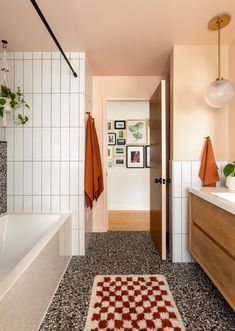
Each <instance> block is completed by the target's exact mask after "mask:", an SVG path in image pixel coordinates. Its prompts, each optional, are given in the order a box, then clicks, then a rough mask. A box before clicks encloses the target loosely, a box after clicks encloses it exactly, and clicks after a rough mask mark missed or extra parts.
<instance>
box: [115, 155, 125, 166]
mask: <svg viewBox="0 0 235 331" xmlns="http://www.w3.org/2000/svg"><path fill="white" fill-rule="evenodd" d="M114 165H115V166H116V167H125V165H126V160H125V157H115V158H114Z"/></svg>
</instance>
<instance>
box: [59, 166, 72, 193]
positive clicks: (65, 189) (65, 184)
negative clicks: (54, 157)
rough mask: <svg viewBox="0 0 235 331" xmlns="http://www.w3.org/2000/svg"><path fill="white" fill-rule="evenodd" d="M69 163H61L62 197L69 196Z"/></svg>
mask: <svg viewBox="0 0 235 331" xmlns="http://www.w3.org/2000/svg"><path fill="white" fill-rule="evenodd" d="M69 184H70V177H69V162H61V195H69Z"/></svg>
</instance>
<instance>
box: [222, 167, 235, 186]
mask: <svg viewBox="0 0 235 331" xmlns="http://www.w3.org/2000/svg"><path fill="white" fill-rule="evenodd" d="M223 173H224V176H225V177H226V186H227V187H228V188H229V189H230V190H234V191H235V161H233V162H232V163H228V164H227V165H226V166H225V167H224V170H223Z"/></svg>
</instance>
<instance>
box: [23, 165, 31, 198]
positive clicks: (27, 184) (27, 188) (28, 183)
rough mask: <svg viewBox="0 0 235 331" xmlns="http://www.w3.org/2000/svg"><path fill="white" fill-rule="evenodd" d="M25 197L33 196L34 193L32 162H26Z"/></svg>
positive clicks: (24, 177)
mask: <svg viewBox="0 0 235 331" xmlns="http://www.w3.org/2000/svg"><path fill="white" fill-rule="evenodd" d="M23 181H24V192H23V194H24V195H32V194H33V192H32V190H33V164H32V162H24V176H23Z"/></svg>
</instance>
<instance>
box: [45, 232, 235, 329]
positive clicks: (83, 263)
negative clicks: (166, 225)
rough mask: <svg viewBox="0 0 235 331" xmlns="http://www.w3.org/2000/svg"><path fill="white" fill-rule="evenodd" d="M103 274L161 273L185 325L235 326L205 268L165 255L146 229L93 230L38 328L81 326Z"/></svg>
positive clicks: (72, 327) (190, 327) (229, 311)
mask: <svg viewBox="0 0 235 331" xmlns="http://www.w3.org/2000/svg"><path fill="white" fill-rule="evenodd" d="M99 274H100V275H104V274H163V275H165V276H166V278H167V281H168V284H169V286H170V289H171V292H172V294H173V297H174V299H175V302H176V304H177V307H178V310H179V312H180V314H181V316H182V319H183V322H184V324H185V327H186V329H187V330H194V331H195V330H205V331H210V330H213V331H216V330H217V331H221V330H226V331H235V313H234V312H233V310H232V309H231V308H230V306H229V305H228V304H227V303H226V301H225V300H224V299H223V297H222V296H221V294H220V293H219V292H218V291H217V289H216V288H215V287H214V285H213V284H212V283H211V281H210V280H209V278H208V277H207V276H206V274H205V273H204V272H203V271H202V270H201V268H200V267H199V266H198V265H197V264H194V263H174V264H173V263H171V262H170V261H169V260H167V261H164V262H163V261H161V260H160V258H159V256H158V254H157V251H156V250H155V248H154V245H153V243H152V241H151V239H150V235H149V233H145V232H109V233H102V234H93V236H92V240H91V243H90V245H89V248H88V252H87V255H86V256H85V257H73V258H72V259H71V262H70V264H69V266H68V269H67V271H66V273H65V275H64V277H63V279H62V281H61V283H60V286H59V288H58V291H57V292H56V294H55V296H54V298H53V301H52V304H51V306H50V308H49V310H48V312H47V314H46V316H45V319H44V321H43V323H42V325H41V327H40V331H48V330H50V331H52V330H56V331H62V330H63V331H68V330H72V331H75V330H76V331H77V330H79V331H82V330H83V328H84V325H85V321H86V314H87V312H88V307H89V300H90V294H91V289H92V285H93V279H94V276H95V275H99Z"/></svg>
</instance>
